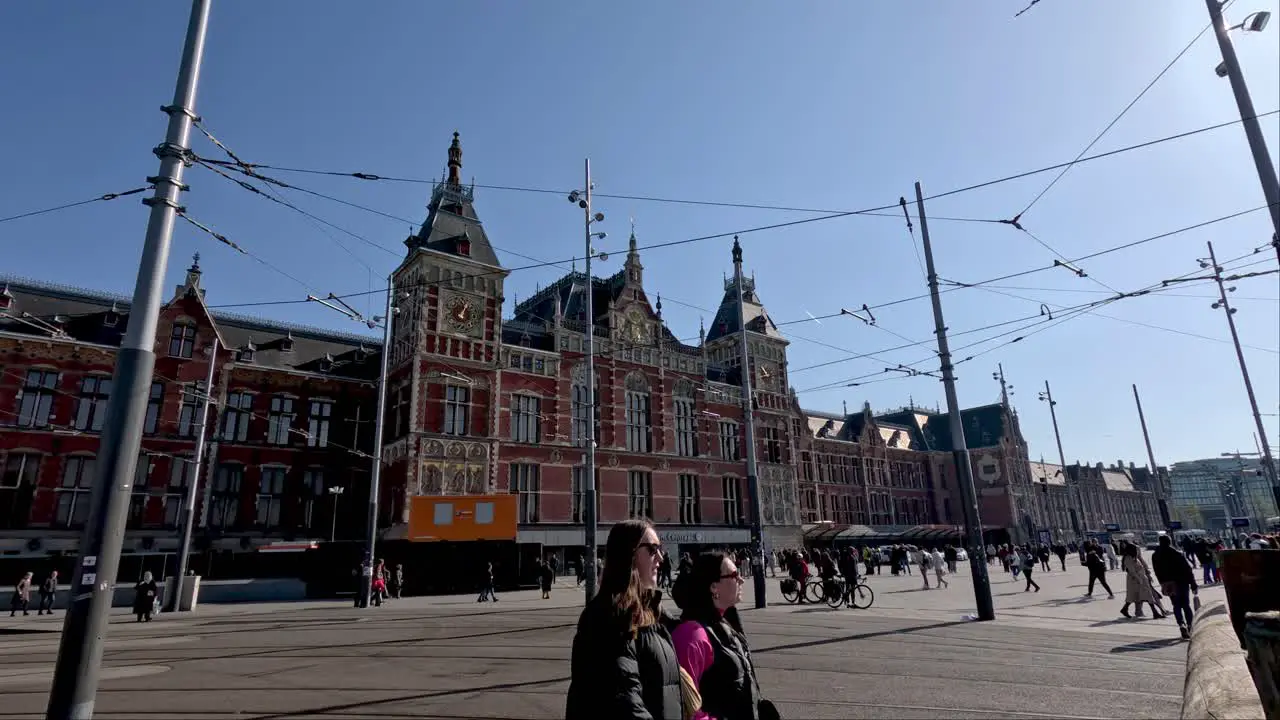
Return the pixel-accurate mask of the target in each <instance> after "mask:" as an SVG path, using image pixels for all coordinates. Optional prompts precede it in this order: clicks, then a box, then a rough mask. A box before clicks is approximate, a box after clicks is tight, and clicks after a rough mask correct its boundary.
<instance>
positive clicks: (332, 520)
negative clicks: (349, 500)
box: [327, 485, 346, 542]
mask: <svg viewBox="0 0 1280 720" xmlns="http://www.w3.org/2000/svg"><path fill="white" fill-rule="evenodd" d="M345 490H346V488H344V487H343V486H341V485H334V486H332V487H330V488H329V489H328V491H327V492H328V493H329V497H331V498H333V512H332V513H331V514H330V517H329V542H334V541H335V540H336V539H337V538H338V501H339V500H341V499H342V493H343V491H345Z"/></svg>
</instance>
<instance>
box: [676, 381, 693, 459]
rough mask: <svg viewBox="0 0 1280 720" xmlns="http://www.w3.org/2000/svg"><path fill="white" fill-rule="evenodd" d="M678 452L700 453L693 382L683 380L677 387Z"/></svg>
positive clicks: (687, 455)
mask: <svg viewBox="0 0 1280 720" xmlns="http://www.w3.org/2000/svg"><path fill="white" fill-rule="evenodd" d="M675 411H676V413H675V414H676V454H678V455H683V456H684V457H693V456H695V455H697V454H698V431H697V424H696V422H695V420H696V417H697V416H696V414H695V409H694V402H693V383H690V382H689V381H688V380H681V381H679V382H677V383H676V387H675Z"/></svg>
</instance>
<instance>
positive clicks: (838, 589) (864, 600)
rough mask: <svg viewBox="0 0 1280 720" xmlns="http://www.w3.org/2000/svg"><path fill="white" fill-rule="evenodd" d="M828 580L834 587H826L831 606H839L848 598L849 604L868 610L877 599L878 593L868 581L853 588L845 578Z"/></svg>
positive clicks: (827, 598) (828, 601) (828, 603)
mask: <svg viewBox="0 0 1280 720" xmlns="http://www.w3.org/2000/svg"><path fill="white" fill-rule="evenodd" d="M827 582H829V583H831V585H832V587H831V588H828V589H826V592H825V595H826V601H827V605H828V606H829V607H831V608H833V609H834V608H838V607H840V604H841V603H843V602H845V601H846V599H847V600H848V602H849V604H850V605H852V606H854V607H855V608H857V609H859V610H866V609H867V608H869V607H871V604H872V603H874V602H875V600H876V594H875V592H874V591H873V590H872V589H871V587H870V586H868V585H867V584H866V583H861V582H860V583H857V584H855V585H854V586H853V587H852V588H850V587H849V583H848V582H847V581H846V580H845V579H844V578H832V579H831V580H828V581H827Z"/></svg>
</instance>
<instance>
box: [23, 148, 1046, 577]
mask: <svg viewBox="0 0 1280 720" xmlns="http://www.w3.org/2000/svg"><path fill="white" fill-rule="evenodd" d="M461 166H462V150H461V147H460V145H459V143H458V138H457V136H456V135H455V137H454V141H453V144H452V146H451V147H450V148H449V153H448V171H447V175H446V177H445V178H444V179H443V180H442V181H441V182H440V183H439V184H437V185H436V186H435V187H434V188H433V190H432V194H431V198H430V203H429V207H428V214H427V218H426V220H425V222H424V223H423V225H422V227H421V228H420V230H418V231H417V232H416V233H414V234H413V235H411V236H410V237H409V238H407V239H406V240H405V245H406V249H407V253H406V257H405V259H404V260H403V262H402V263H401V264H400V266H399V267H398V268H397V269H396V270H395V271H394V274H393V277H392V279H393V282H394V285H395V292H394V304H395V306H396V311H395V312H394V313H393V316H392V317H393V321H392V346H391V347H392V349H391V357H390V358H389V376H388V394H387V413H386V416H385V426H384V444H383V447H382V448H381V449H380V450H381V457H382V462H383V463H384V466H383V467H384V471H383V476H382V477H383V483H382V486H381V487H382V493H381V504H380V507H381V509H382V514H381V517H380V518H379V526H380V528H382V529H383V537H384V538H385V539H387V540H395V539H398V538H403V537H404V536H405V529H406V524H407V520H408V515H407V513H408V508H409V503H408V498H409V497H410V496H413V495H440V494H462V493H491V492H501V493H505V492H512V493H517V494H519V496H520V498H519V535H518V539H519V541H520V542H521V543H524V544H535V543H536V544H541V545H542V546H544V547H545V548H548V549H553V550H555V549H564V550H567V551H568V552H569V553H571V554H572V553H576V552H577V551H578V548H580V547H581V546H582V543H583V529H582V515H583V500H584V494H585V493H584V490H585V488H586V483H587V482H591V481H592V480H590V479H588V478H586V477H584V473H583V462H584V457H583V456H584V452H583V443H584V440H585V438H587V437H588V436H589V434H590V433H592V432H594V435H595V438H596V442H597V443H598V450H597V453H596V458H597V472H596V478H594V482H596V483H597V487H598V502H599V514H598V517H599V520H600V524H601V527H602V531H605V532H607V529H608V526H609V525H610V524H612V523H613V522H616V521H618V520H621V519H624V518H627V517H632V516H638V515H642V516H647V517H650V518H652V519H653V520H654V521H655V522H656V523H657V524H658V526H659V529H660V535H662V537H663V539H664V542H666V543H667V544H669V545H675V546H681V545H682V546H685V547H686V548H688V547H690V546H699V545H737V544H746V543H747V542H748V539H749V535H748V531H747V528H746V524H747V519H748V513H749V511H748V508H747V504H746V503H747V487H746V467H745V460H744V456H745V453H744V452H743V443H744V442H746V441H747V440H746V438H744V437H743V429H742V428H743V422H742V420H743V415H742V409H741V408H742V402H741V400H742V396H741V377H742V375H741V374H742V372H743V371H744V368H743V367H742V363H741V362H740V340H741V333H742V332H743V328H742V327H741V326H740V323H739V320H738V308H737V295H738V289H737V286H736V285H735V284H734V282H732V281H726V282H725V283H724V285H723V290H724V296H723V300H722V302H721V304H720V308H719V310H718V312H717V314H716V316H715V318H714V320H713V321H712V323H711V326H710V328H709V329H702V330H700V331H699V342H698V343H697V344H696V345H693V344H688V343H686V342H682V341H681V340H679V339H678V337H677V335H676V334H674V333H673V332H672V331H671V329H670V328H668V326H667V325H666V323H665V322H664V321H663V318H662V303H661V299H660V298H657V299H655V300H652V301H651V298H650V296H649V294H648V293H647V291H646V289H645V286H644V267H643V264H642V262H641V258H640V254H639V252H638V251H637V249H636V248H637V246H636V239H635V237H634V234H633V236H632V238H631V247H630V251H629V252H628V253H627V255H626V258H625V261H624V263H623V265H622V268H621V269H620V270H619V271H618V272H617V273H616V274H614V275H612V276H609V277H606V278H587V277H586V276H585V275H584V274H582V273H576V272H572V273H569V274H568V275H566V276H564V277H562V278H560V279H559V280H557V281H556V282H554V283H552V284H551V285H549V286H548V287H546V288H544V289H541V290H540V291H539V292H538V293H537V294H535V295H534V296H533V297H530V298H527V299H525V300H524V301H522V302H520V303H518V304H516V306H515V308H514V312H513V315H512V316H511V317H509V318H504V317H503V316H502V309H503V306H504V299H505V291H504V283H505V279H506V276H507V274H508V271H507V270H506V269H504V268H503V267H502V265H501V262H500V261H499V260H498V257H497V255H496V253H495V252H494V249H493V246H492V245H491V244H490V242H489V238H488V236H487V234H486V232H485V229H484V225H483V223H482V222H481V220H480V218H479V216H478V215H477V213H476V210H475V206H474V191H473V188H472V187H468V186H464V185H463V184H462V183H461V181H460V171H461ZM725 260H726V267H727V266H728V260H729V252H727V251H726V253H725ZM748 260H749V258H748ZM742 291H743V297H744V303H743V316H744V318H745V323H746V328H745V330H746V332H747V339H748V343H747V344H748V355H749V360H748V364H747V367H746V368H745V369H746V371H748V372H751V373H752V377H753V388H754V390H755V398H754V405H755V408H756V410H755V425H756V433H755V437H754V438H751V440H750V441H751V442H754V443H756V448H757V452H758V458H759V461H760V466H759V475H760V488H761V500H762V509H763V518H762V519H763V524H764V528H765V540H766V545H767V546H769V547H783V546H790V545H796V544H799V542H800V541H801V539H802V535H803V526H804V525H806V524H812V523H818V522H820V521H824V520H827V521H831V522H832V524H836V525H845V526H855V525H865V526H868V527H873V528H882V529H883V530H884V532H885V533H886V535H885V537H888V534H890V533H892V532H896V531H897V530H900V529H901V528H905V527H910V526H920V525H946V526H952V525H958V524H959V523H961V522H962V520H961V512H960V505H959V500H958V493H957V492H956V484H955V483H956V480H955V472H954V466H953V460H952V454H951V443H950V433H949V428H948V425H947V416H946V415H945V414H938V413H930V412H925V411H920V410H914V409H907V410H903V411H899V412H894V413H887V414H880V415H876V414H873V413H872V412H871V411H870V410H869V409H864V410H863V411H862V412H860V413H855V414H850V415H847V416H845V415H828V414H824V413H817V412H811V411H804V410H801V409H800V406H799V404H798V401H797V399H796V396H795V394H794V392H793V390H792V389H791V387H790V383H789V379H788V364H787V348H788V342H787V340H786V339H785V338H784V337H783V336H782V334H781V333H780V332H779V331H778V328H777V326H776V325H775V324H774V322H773V320H772V319H771V318H770V317H769V314H768V312H767V311H766V310H765V308H764V305H763V303H762V301H761V299H760V297H759V295H758V294H757V290H756V281H755V278H754V277H750V278H744V280H743V288H742ZM588 292H590V293H591V294H592V298H593V304H594V310H595V313H594V314H595V317H593V318H591V319H590V323H589V322H588V318H587V317H586V313H585V308H586V303H585V298H586V293H588ZM128 322H129V302H128V299H126V298H122V297H114V296H111V295H107V294H103V293H97V292H92V291H88V290H81V289H76V288H67V287H61V286H57V285H51V284H48V283H43V282H35V281H29V280H24V279H19V278H0V472H2V475H0V553H3V554H4V556H8V557H26V556H31V555H39V556H43V555H47V554H50V553H55V554H57V553H61V554H67V555H72V554H74V553H75V550H76V544H77V542H78V529H79V527H80V526H81V525H82V524H83V520H84V515H85V511H86V509H87V505H86V501H87V498H88V494H87V493H88V490H89V487H90V486H91V483H92V482H93V479H94V477H95V466H94V462H95V458H94V456H95V453H96V450H97V443H98V436H97V433H98V431H99V430H100V429H101V423H102V417H103V411H104V409H105V403H106V398H107V397H108V396H109V395H110V373H111V370H112V367H113V363H114V355H115V351H116V348H117V347H118V345H119V342H120V339H121V337H122V335H123V332H124V329H125V327H126V325H127V323H128ZM588 324H590V325H591V326H593V327H594V328H595V330H594V332H595V348H596V350H595V351H596V362H595V369H596V377H595V378H593V379H592V382H594V383H595V387H596V390H597V392H596V407H595V408H594V409H593V408H588V407H587V406H586V403H585V402H584V401H583V399H584V397H585V389H586V383H587V382H588V378H587V377H586V370H585V364H584V354H583V347H584V341H585V334H584V333H585V329H586V328H587V327H588ZM157 338H158V340H157V346H156V348H155V351H156V355H157V365H156V376H155V383H154V385H153V388H152V395H151V402H150V405H149V408H148V414H147V424H146V428H145V433H144V438H143V442H142V447H143V450H142V455H141V456H140V458H139V464H138V472H137V475H136V478H135V489H134V503H133V505H132V506H131V509H130V529H129V533H128V536H127V540H126V546H125V547H126V550H127V551H128V552H129V553H131V554H137V555H146V554H149V553H164V552H172V551H173V550H174V549H175V548H176V546H177V536H176V533H175V527H176V524H177V521H178V517H179V508H180V507H181V502H182V501H181V498H182V496H183V493H184V490H185V488H186V487H187V485H188V484H189V483H191V482H192V481H193V479H194V477H195V475H196V471H195V469H194V468H193V467H192V464H191V461H190V458H191V456H192V454H193V451H194V443H195V436H196V430H197V429H198V427H199V425H200V423H201V422H202V419H201V415H200V410H201V407H202V400H203V398H204V397H205V394H206V393H208V394H209V397H210V398H211V401H212V404H213V407H212V408H211V410H210V414H209V416H208V422H209V428H208V430H209V432H208V436H207V440H208V446H207V452H206V454H205V457H206V462H205V466H204V467H203V468H202V469H201V470H200V473H199V475H200V493H199V497H198V501H199V502H198V506H197V518H198V527H197V533H196V537H197V548H198V549H200V550H203V551H208V554H209V555H210V557H211V560H209V562H215V561H216V558H215V557H213V556H214V555H216V554H217V553H219V552H222V553H229V554H237V553H244V552H245V551H250V550H254V549H257V548H261V547H263V546H266V545H269V544H271V543H274V542H278V541H302V540H308V541H311V540H315V541H320V540H326V539H328V538H330V537H331V536H332V537H336V538H338V539H343V538H346V539H353V540H354V539H358V538H360V537H362V536H363V534H364V533H365V531H366V523H367V520H366V517H365V512H366V507H367V504H366V502H365V498H366V497H367V493H368V485H369V472H370V469H371V462H372V457H373V455H375V454H376V453H374V451H373V447H372V445H373V443H372V435H373V419H374V408H375V396H376V392H375V389H376V380H377V374H378V370H379V362H380V355H379V353H380V352H381V349H380V346H381V340H380V338H376V337H372V336H361V335H352V334H346V333H338V332H333V331H327V330H320V329H316V328H308V327H301V326H296V325H287V324H282V323H276V322H271V321H267V320H261V319H255V318H248V317H243V316H238V315H232V314H227V313H222V312H216V311H214V312H211V311H210V309H209V307H208V306H207V305H206V304H205V289H204V288H203V287H202V275H201V272H200V268H199V263H198V257H197V261H196V262H195V263H193V265H192V266H191V268H190V269H189V270H188V272H187V275H186V278H185V280H184V282H183V283H182V284H181V285H179V286H178V287H177V288H176V290H175V292H174V294H173V296H172V298H171V299H170V301H169V302H168V303H167V304H166V306H165V308H164V310H163V312H162V314H161V319H160V327H159V328H158V333H157ZM215 342H216V345H217V351H216V353H215V352H214V350H213V348H214V344H215ZM211 362H212V363H214V364H215V367H214V375H213V378H214V381H213V386H212V388H205V387H204V385H203V383H204V380H205V377H206V375H207V373H208V370H209V364H210V363H211ZM963 419H964V426H965V434H966V437H967V439H968V442H969V446H970V448H971V457H972V462H973V463H974V470H975V477H976V478H977V479H978V484H979V492H980V495H981V510H982V513H983V521H984V524H985V525H986V526H989V527H994V528H1014V529H1015V532H1021V531H1020V530H1017V528H1019V527H1021V526H1022V525H1024V524H1025V523H1024V522H1023V518H1024V516H1026V515H1027V513H1026V512H1025V511H1024V509H1020V508H1023V506H1024V505H1026V501H1025V500H1020V499H1019V498H1023V497H1032V496H1033V493H1031V491H1030V489H1031V485H1030V482H1031V480H1030V472H1029V468H1028V459H1027V452H1026V444H1025V442H1024V441H1023V440H1022V438H1021V435H1020V433H1019V431H1018V429H1017V422H1016V416H1015V415H1014V414H1013V413H1012V412H1011V411H1010V410H1009V409H1008V408H1007V407H1006V406H1004V405H993V406H987V407H982V408H974V409H971V410H966V411H964V418H963ZM593 428H594V431H593ZM339 492H340V494H339ZM603 537H604V535H603V532H602V535H601V538H603ZM197 567H198V568H201V570H202V571H203V572H209V568H208V567H207V566H204V567H202V566H200V565H199V564H198V565H197ZM213 572H214V573H215V574H216V572H217V571H216V562H215V569H214V570H213Z"/></svg>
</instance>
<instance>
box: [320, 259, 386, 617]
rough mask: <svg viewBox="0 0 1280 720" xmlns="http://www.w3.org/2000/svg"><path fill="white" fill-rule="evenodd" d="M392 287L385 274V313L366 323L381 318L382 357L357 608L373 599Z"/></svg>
mask: <svg viewBox="0 0 1280 720" xmlns="http://www.w3.org/2000/svg"><path fill="white" fill-rule="evenodd" d="M395 289H396V285H395V281H394V280H393V279H392V277H391V276H390V275H388V276H387V310H386V314H385V315H383V316H382V317H381V318H378V317H376V316H375V317H374V318H373V321H372V322H369V323H367V324H368V325H371V326H376V323H377V322H378V320H381V321H382V358H381V362H380V367H379V369H378V403H377V408H378V409H377V415H375V416H374V418H373V468H372V470H371V472H370V473H369V534H368V536H367V537H366V538H365V546H364V566H363V567H362V568H361V575H362V577H361V580H360V606H361V607H368V606H369V602H370V600H372V598H373V563H374V558H375V555H374V553H375V552H376V551H377V549H378V500H379V497H380V496H379V493H380V490H379V487H380V482H379V481H380V480H381V479H382V425H383V422H382V421H383V419H384V416H385V415H386V414H387V368H388V366H389V365H390V363H391V321H392V318H393V317H394V313H395V312H396V311H397V309H396V306H395V304H394V302H395ZM335 507H336V506H335Z"/></svg>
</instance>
